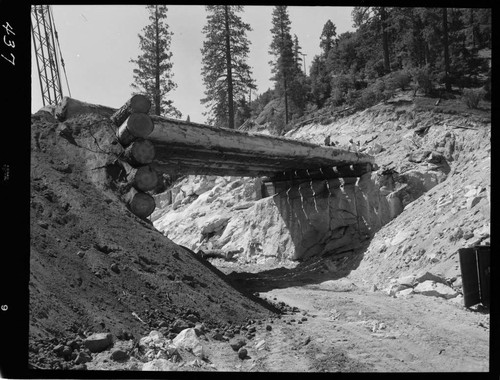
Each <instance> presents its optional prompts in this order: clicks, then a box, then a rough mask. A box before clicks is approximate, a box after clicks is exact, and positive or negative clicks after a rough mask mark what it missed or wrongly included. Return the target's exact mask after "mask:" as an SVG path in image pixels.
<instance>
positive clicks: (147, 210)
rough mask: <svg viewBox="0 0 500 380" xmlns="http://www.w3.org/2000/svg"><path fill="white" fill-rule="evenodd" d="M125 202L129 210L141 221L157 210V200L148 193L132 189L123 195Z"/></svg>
mask: <svg viewBox="0 0 500 380" xmlns="http://www.w3.org/2000/svg"><path fill="white" fill-rule="evenodd" d="M123 200H124V201H125V203H126V204H127V206H128V208H129V210H130V211H131V212H132V213H133V214H135V215H137V216H138V217H139V218H141V219H146V218H147V217H148V216H149V215H151V214H152V213H153V211H154V210H155V207H156V204H155V199H154V198H153V197H152V196H151V195H149V194H146V193H143V192H140V191H137V190H136V189H134V188H131V189H130V190H129V191H128V193H126V194H125V195H123Z"/></svg>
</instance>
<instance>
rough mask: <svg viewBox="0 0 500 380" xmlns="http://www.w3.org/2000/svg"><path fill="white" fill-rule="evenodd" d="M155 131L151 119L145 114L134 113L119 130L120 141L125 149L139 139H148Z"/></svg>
mask: <svg viewBox="0 0 500 380" xmlns="http://www.w3.org/2000/svg"><path fill="white" fill-rule="evenodd" d="M153 129H154V124H153V121H152V120H151V117H150V116H149V115H147V114H145V113H132V114H130V116H129V117H128V119H127V120H126V121H125V123H123V124H122V126H121V127H120V128H119V129H118V131H117V133H116V135H117V137H118V141H119V142H120V144H122V145H123V146H124V147H127V146H129V145H130V144H131V143H132V142H133V141H135V140H137V138H139V137H142V138H144V137H147V136H148V135H149V134H150V133H151V132H152V131H153Z"/></svg>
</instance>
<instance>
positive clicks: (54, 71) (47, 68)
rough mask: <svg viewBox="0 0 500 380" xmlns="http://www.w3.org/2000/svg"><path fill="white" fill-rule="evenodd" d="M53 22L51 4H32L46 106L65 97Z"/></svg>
mask: <svg viewBox="0 0 500 380" xmlns="http://www.w3.org/2000/svg"><path fill="white" fill-rule="evenodd" d="M53 24H54V22H53V17H52V12H51V9H50V5H32V6H31V34H32V36H33V45H34V50H35V56H36V65H37V69H38V78H39V80H40V88H41V91H42V100H43V105H44V106H45V105H50V104H52V105H54V104H58V103H60V102H61V100H62V97H63V92H62V86H61V76H60V74H59V65H58V62H59V61H58V56H57V51H56V45H55V42H54V41H55V40H54V31H55V28H54V25H53ZM55 33H56V34H55V37H56V38H57V32H55Z"/></svg>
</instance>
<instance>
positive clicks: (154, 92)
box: [130, 5, 182, 117]
mask: <svg viewBox="0 0 500 380" xmlns="http://www.w3.org/2000/svg"><path fill="white" fill-rule="evenodd" d="M146 8H147V10H148V13H149V21H150V24H148V25H146V26H145V27H144V28H143V34H142V35H141V34H139V46H140V48H141V51H142V54H140V55H139V56H138V57H137V59H131V60H130V62H132V63H135V64H136V65H137V68H135V69H134V83H133V84H132V88H134V89H136V90H138V91H141V92H145V93H146V94H151V97H152V99H153V101H152V106H151V112H152V113H153V114H155V115H168V116H175V117H181V116H182V114H181V113H180V112H179V111H178V110H177V109H176V108H175V107H174V106H173V104H172V103H173V101H172V100H171V99H167V98H166V97H167V95H168V94H169V93H170V91H172V90H173V89H175V88H176V87H177V85H176V84H175V83H174V82H173V81H172V76H173V74H172V62H171V61H170V60H171V58H172V52H171V51H170V42H171V38H172V34H173V33H172V32H171V31H170V30H169V27H168V24H167V11H168V9H167V7H166V6H165V5H148V6H147V7H146Z"/></svg>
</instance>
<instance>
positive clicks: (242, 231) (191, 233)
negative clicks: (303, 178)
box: [154, 173, 392, 262]
mask: <svg viewBox="0 0 500 380" xmlns="http://www.w3.org/2000/svg"><path fill="white" fill-rule="evenodd" d="M375 175H376V174H371V173H367V174H365V175H363V176H362V177H360V178H359V179H358V178H346V179H330V180H321V181H311V182H306V183H302V184H300V185H294V186H292V187H291V188H288V189H286V191H281V192H279V193H278V194H276V195H275V196H273V197H268V198H264V199H259V198H260V197H259V196H258V195H257V193H258V192H257V191H255V188H256V186H255V183H254V182H256V180H253V179H248V178H247V179H240V180H238V181H236V182H239V185H238V186H235V185H234V183H235V182H234V181H233V182H231V181H230V180H229V179H228V184H227V185H225V186H224V185H223V184H222V182H224V180H223V179H220V180H217V182H219V184H218V185H217V186H215V187H214V188H213V190H210V191H206V192H205V193H204V194H201V195H199V196H198V198H196V199H195V200H194V201H192V203H190V204H188V205H184V207H183V206H182V205H181V207H178V204H179V203H182V201H181V202H179V200H180V199H178V200H177V202H178V203H177V204H176V203H174V204H173V205H171V206H170V207H171V208H174V207H173V206H176V209H175V210H172V211H170V212H168V213H166V214H164V215H162V216H159V217H158V219H157V220H155V221H154V223H155V226H156V227H157V228H158V229H160V230H162V231H165V232H166V233H168V234H169V235H168V236H169V237H170V238H171V239H173V240H174V241H176V242H178V243H179V244H182V245H185V246H188V247H190V248H191V249H193V250H195V251H196V250H198V249H203V250H205V249H219V250H221V251H224V252H234V251H238V252H239V253H238V254H237V258H238V260H240V261H242V262H262V261H266V260H274V261H276V260H277V261H283V260H285V261H286V260H302V259H304V258H307V257H311V256H314V255H320V254H325V253H332V252H336V251H339V252H342V251H345V250H351V249H353V248H356V247H358V246H359V245H360V243H361V242H362V241H363V240H365V239H366V238H368V237H370V236H372V235H373V234H374V233H375V232H376V231H377V230H378V229H380V227H381V226H383V225H384V224H385V223H387V222H388V221H390V219H391V217H392V215H391V211H390V210H391V205H390V203H389V202H388V200H387V199H386V197H384V196H382V195H381V193H380V191H379V188H378V186H377V185H376V183H375V182H374V180H373V179H372V176H375ZM194 181H195V183H196V179H195V180H194ZM179 186H180V188H185V187H186V185H185V184H184V185H183V184H180V185H179ZM224 188H225V189H226V192H224V191H219V190H220V189H224ZM214 190H216V191H215V192H214ZM212 192H214V194H215V193H217V194H216V195H217V196H216V197H213V196H212V195H213V194H212ZM241 194H246V195H245V196H243V197H242V196H241ZM221 205H226V206H227V207H220V206H221ZM240 206H241V207H240ZM229 207H230V209H229V210H228V208H229Z"/></svg>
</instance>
